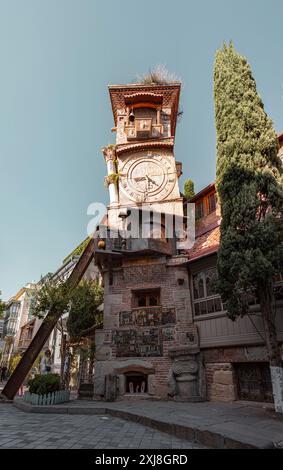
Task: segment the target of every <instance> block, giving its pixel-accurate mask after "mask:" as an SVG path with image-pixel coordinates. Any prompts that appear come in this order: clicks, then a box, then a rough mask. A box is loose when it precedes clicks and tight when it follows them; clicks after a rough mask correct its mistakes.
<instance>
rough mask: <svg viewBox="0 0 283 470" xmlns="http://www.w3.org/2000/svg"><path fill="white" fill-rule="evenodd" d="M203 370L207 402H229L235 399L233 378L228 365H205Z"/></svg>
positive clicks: (231, 369)
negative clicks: (204, 371)
mask: <svg viewBox="0 0 283 470" xmlns="http://www.w3.org/2000/svg"><path fill="white" fill-rule="evenodd" d="M205 370H206V385H207V397H208V400H211V401H222V402H231V401H234V400H236V399H237V392H236V383H235V376H234V372H233V367H232V365H231V364H230V363H223V364H221V363H219V364H217V363H216V364H206V366H205Z"/></svg>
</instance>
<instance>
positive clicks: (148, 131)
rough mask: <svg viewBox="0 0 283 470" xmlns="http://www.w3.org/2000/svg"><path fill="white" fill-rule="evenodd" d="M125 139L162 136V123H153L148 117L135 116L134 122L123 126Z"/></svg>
mask: <svg viewBox="0 0 283 470" xmlns="http://www.w3.org/2000/svg"><path fill="white" fill-rule="evenodd" d="M125 132H126V135H127V139H128V140H129V141H131V140H143V139H159V138H160V137H161V136H162V125H161V124H153V123H152V119H150V118H144V119H142V118H136V119H135V122H134V124H131V125H128V126H125Z"/></svg>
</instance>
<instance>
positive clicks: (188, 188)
mask: <svg viewBox="0 0 283 470" xmlns="http://www.w3.org/2000/svg"><path fill="white" fill-rule="evenodd" d="M194 195H195V185H194V182H193V180H190V179H188V180H186V181H185V183H184V196H185V197H186V198H187V199H190V198H191V197H194Z"/></svg>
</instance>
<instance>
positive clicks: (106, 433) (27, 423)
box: [0, 403, 203, 449]
mask: <svg viewBox="0 0 283 470" xmlns="http://www.w3.org/2000/svg"><path fill="white" fill-rule="evenodd" d="M16 448H17V449H19V448H23V449H71V448H72V449H119V448H120V449H192V448H203V447H201V446H200V445H198V444H195V443H192V442H188V441H186V440H182V439H178V438H176V437H175V436H171V435H169V434H166V433H162V432H159V431H156V430H154V429H151V428H148V427H146V426H143V425H141V424H137V423H132V422H128V421H124V420H121V419H118V418H113V417H111V416H78V415H55V414H50V415H48V414H32V413H25V412H23V411H20V410H18V409H16V408H15V407H14V406H13V405H12V404H6V403H5V404H4V403H1V404H0V449H16Z"/></svg>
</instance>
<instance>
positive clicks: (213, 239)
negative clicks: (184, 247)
mask: <svg viewBox="0 0 283 470" xmlns="http://www.w3.org/2000/svg"><path fill="white" fill-rule="evenodd" d="M219 241H220V227H219V226H217V227H214V228H213V229H212V230H209V231H208V232H206V233H204V234H203V235H201V236H199V237H197V238H196V241H195V244H194V246H193V248H191V249H190V250H188V257H189V261H194V260H196V259H198V258H202V257H203V256H207V255H210V254H212V253H216V252H217V250H218V247H219Z"/></svg>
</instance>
